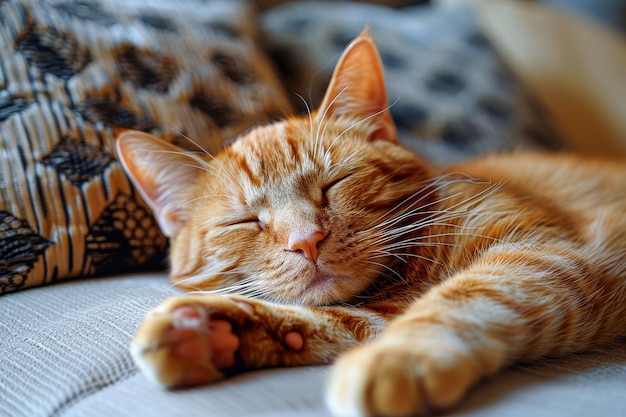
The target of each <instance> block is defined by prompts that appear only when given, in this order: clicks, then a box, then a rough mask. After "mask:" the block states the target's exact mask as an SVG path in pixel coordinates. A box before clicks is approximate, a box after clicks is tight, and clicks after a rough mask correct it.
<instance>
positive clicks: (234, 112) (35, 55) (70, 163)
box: [0, 0, 289, 294]
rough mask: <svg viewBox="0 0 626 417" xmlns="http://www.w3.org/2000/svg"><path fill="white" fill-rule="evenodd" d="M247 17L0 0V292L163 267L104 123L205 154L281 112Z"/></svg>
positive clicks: (226, 6) (194, 0)
mask: <svg viewBox="0 0 626 417" xmlns="http://www.w3.org/2000/svg"><path fill="white" fill-rule="evenodd" d="M148 4H149V8H148V6H147V5H148ZM251 16H252V13H251V10H250V8H249V7H248V5H247V3H245V2H244V1H232V0H212V1H200V0H185V1H184V2H170V1H167V0H162V1H152V2H144V1H142V0H134V1H133V0H106V1H96V0H91V1H90V0H84V1H80V2H75V1H71V0H45V1H43V0H6V1H0V294H1V293H5V292H10V291H15V290H18V289H21V288H26V287H32V286H36V285H41V284H47V283H52V282H55V281H58V280H63V279H66V278H72V277H88V276H94V275H101V274H105V273H112V272H116V271H122V270H129V269H133V268H139V267H141V268H142V269H146V268H152V267H163V266H165V265H164V251H165V249H166V246H167V240H166V238H165V237H164V236H163V235H162V234H161V233H160V232H159V230H158V228H157V226H156V223H155V222H154V220H153V218H152V216H151V214H150V213H149V211H148V209H147V208H146V206H145V204H144V203H143V202H142V201H141V200H140V198H139V197H138V194H137V193H136V192H135V191H134V190H133V188H132V187H131V185H130V183H129V181H128V179H127V178H126V176H125V175H124V173H123V171H122V169H121V166H120V164H119V163H118V161H117V159H116V155H115V150H114V149H115V147H114V140H115V132H116V131H118V130H119V129H127V128H131V129H141V130H146V131H150V132H152V133H154V134H156V135H158V136H161V137H163V138H165V139H167V140H170V141H177V142H179V143H181V144H183V145H189V146H191V147H192V148H193V147H194V146H195V144H192V143H191V141H187V140H186V139H185V138H187V137H189V138H191V139H192V140H193V142H194V143H197V144H198V145H199V146H202V147H203V148H205V149H207V150H208V151H210V152H215V151H217V150H219V149H220V148H221V147H222V142H223V140H224V139H227V138H230V137H232V136H234V135H236V134H238V133H240V132H241V131H243V130H245V129H247V128H248V127H249V126H251V125H252V124H255V123H264V122H267V121H268V119H272V118H276V117H277V116H281V115H283V114H284V113H285V112H287V111H289V104H288V102H287V100H286V99H285V94H284V93H283V91H282V89H281V87H280V86H279V84H278V82H277V79H276V77H275V75H274V73H273V71H272V68H271V66H270V65H269V64H268V61H267V60H266V58H265V57H264V56H263V55H262V53H261V52H260V51H259V50H258V48H257V46H256V44H255V40H254V39H255V38H256V28H255V27H254V26H253V24H251V22H254V19H252V18H251Z"/></svg>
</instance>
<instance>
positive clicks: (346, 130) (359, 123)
mask: <svg viewBox="0 0 626 417" xmlns="http://www.w3.org/2000/svg"><path fill="white" fill-rule="evenodd" d="M398 100H399V98H397V99H396V100H395V101H394V102H393V103H391V104H390V105H388V106H387V107H385V108H384V109H382V110H380V111H377V112H376V113H373V114H370V115H369V116H367V117H364V118H363V119H361V120H359V121H358V122H355V123H353V124H351V125H350V126H348V127H347V128H346V129H344V130H343V132H341V133H340V134H339V135H338V136H337V137H335V139H333V141H332V143H331V144H330V146H329V147H328V149H326V152H327V153H328V152H330V151H331V149H332V148H333V147H334V146H335V144H336V143H337V141H338V140H339V139H341V137H342V136H343V135H345V134H346V133H348V132H349V131H350V130H352V129H354V128H355V127H357V126H359V125H361V124H362V123H365V122H367V121H369V120H371V119H373V118H375V117H376V116H380V115H381V114H383V113H384V112H386V111H387V110H389V109H390V108H391V107H392V106H394V105H395V104H396V103H397V102H398Z"/></svg>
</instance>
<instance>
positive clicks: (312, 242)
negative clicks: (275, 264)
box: [287, 230, 326, 263]
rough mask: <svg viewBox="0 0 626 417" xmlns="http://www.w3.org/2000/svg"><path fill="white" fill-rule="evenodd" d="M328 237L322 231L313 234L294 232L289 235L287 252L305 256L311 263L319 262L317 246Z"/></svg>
mask: <svg viewBox="0 0 626 417" xmlns="http://www.w3.org/2000/svg"><path fill="white" fill-rule="evenodd" d="M325 237H326V234H325V233H324V232H322V231H319V230H316V231H313V232H299V231H293V232H291V233H290V234H289V241H288V242H287V250H289V251H291V252H297V253H300V254H302V255H304V257H305V258H307V259H308V260H309V261H311V262H313V263H316V262H317V244H318V243H319V242H320V241H322V240H323V239H324V238H325Z"/></svg>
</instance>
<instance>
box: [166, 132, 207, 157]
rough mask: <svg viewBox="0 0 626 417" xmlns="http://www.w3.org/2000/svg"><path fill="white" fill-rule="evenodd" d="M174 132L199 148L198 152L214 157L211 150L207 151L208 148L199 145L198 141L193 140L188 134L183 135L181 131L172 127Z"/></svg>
mask: <svg viewBox="0 0 626 417" xmlns="http://www.w3.org/2000/svg"><path fill="white" fill-rule="evenodd" d="M173 130H174V132H176V133H177V134H178V135H180V136H182V137H183V138H185V139H186V140H187V141H188V142H189V143H191V144H192V145H193V146H195V147H196V148H198V149H199V150H200V152H202V153H203V154H205V155H206V156H209V157H211V158H215V157H214V156H213V155H212V154H211V152H209V151H208V150H206V149H205V148H204V147H203V146H202V145H200V144H199V143H198V142H196V141H195V140H193V139H191V138H190V137H189V136H187V135H185V134H184V133H183V132H182V131H180V130H177V129H173Z"/></svg>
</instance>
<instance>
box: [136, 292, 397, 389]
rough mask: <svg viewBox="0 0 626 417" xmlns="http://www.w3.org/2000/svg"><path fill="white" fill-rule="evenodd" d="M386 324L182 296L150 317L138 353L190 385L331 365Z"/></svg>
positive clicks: (334, 311) (170, 382) (172, 380)
mask: <svg viewBox="0 0 626 417" xmlns="http://www.w3.org/2000/svg"><path fill="white" fill-rule="evenodd" d="M385 324H386V320H385V319H384V318H382V317H381V316H379V315H378V314H376V313H374V312H369V311H367V310H361V309H354V308H342V307H328V308H317V307H303V306H284V305H278V304H273V303H268V302H263V301H258V300H252V299H247V298H243V297H238V296H202V295H199V296H181V297H173V298H171V299H168V300H166V301H165V302H164V303H163V304H161V305H160V306H159V307H157V308H156V309H155V310H153V311H152V312H151V313H149V315H148V316H147V317H146V319H145V320H144V322H143V323H142V325H141V327H140V328H139V330H138V332H137V334H136V336H135V338H134V339H133V341H132V343H131V352H132V354H133V357H134V359H135V361H136V362H137V364H138V365H139V367H140V368H141V369H142V370H143V371H144V373H145V374H146V375H148V377H150V378H151V379H152V380H153V381H155V382H157V383H158V384H160V385H163V386H167V387H179V386H190V385H198V384H204V383H208V382H211V381H214V380H218V379H221V378H223V377H224V376H225V375H228V374H231V373H236V372H240V371H242V370H246V369H255V368H262V367H270V366H290V365H307V364H322V363H329V362H330V361H332V360H333V359H334V358H335V357H336V356H337V354H338V353H340V352H342V351H344V350H346V349H347V348H348V347H350V346H353V345H354V344H357V343H362V342H365V341H367V340H369V339H371V338H373V337H374V336H375V335H377V334H378V333H379V332H380V331H381V330H382V328H383V327H384V325H385Z"/></svg>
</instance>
